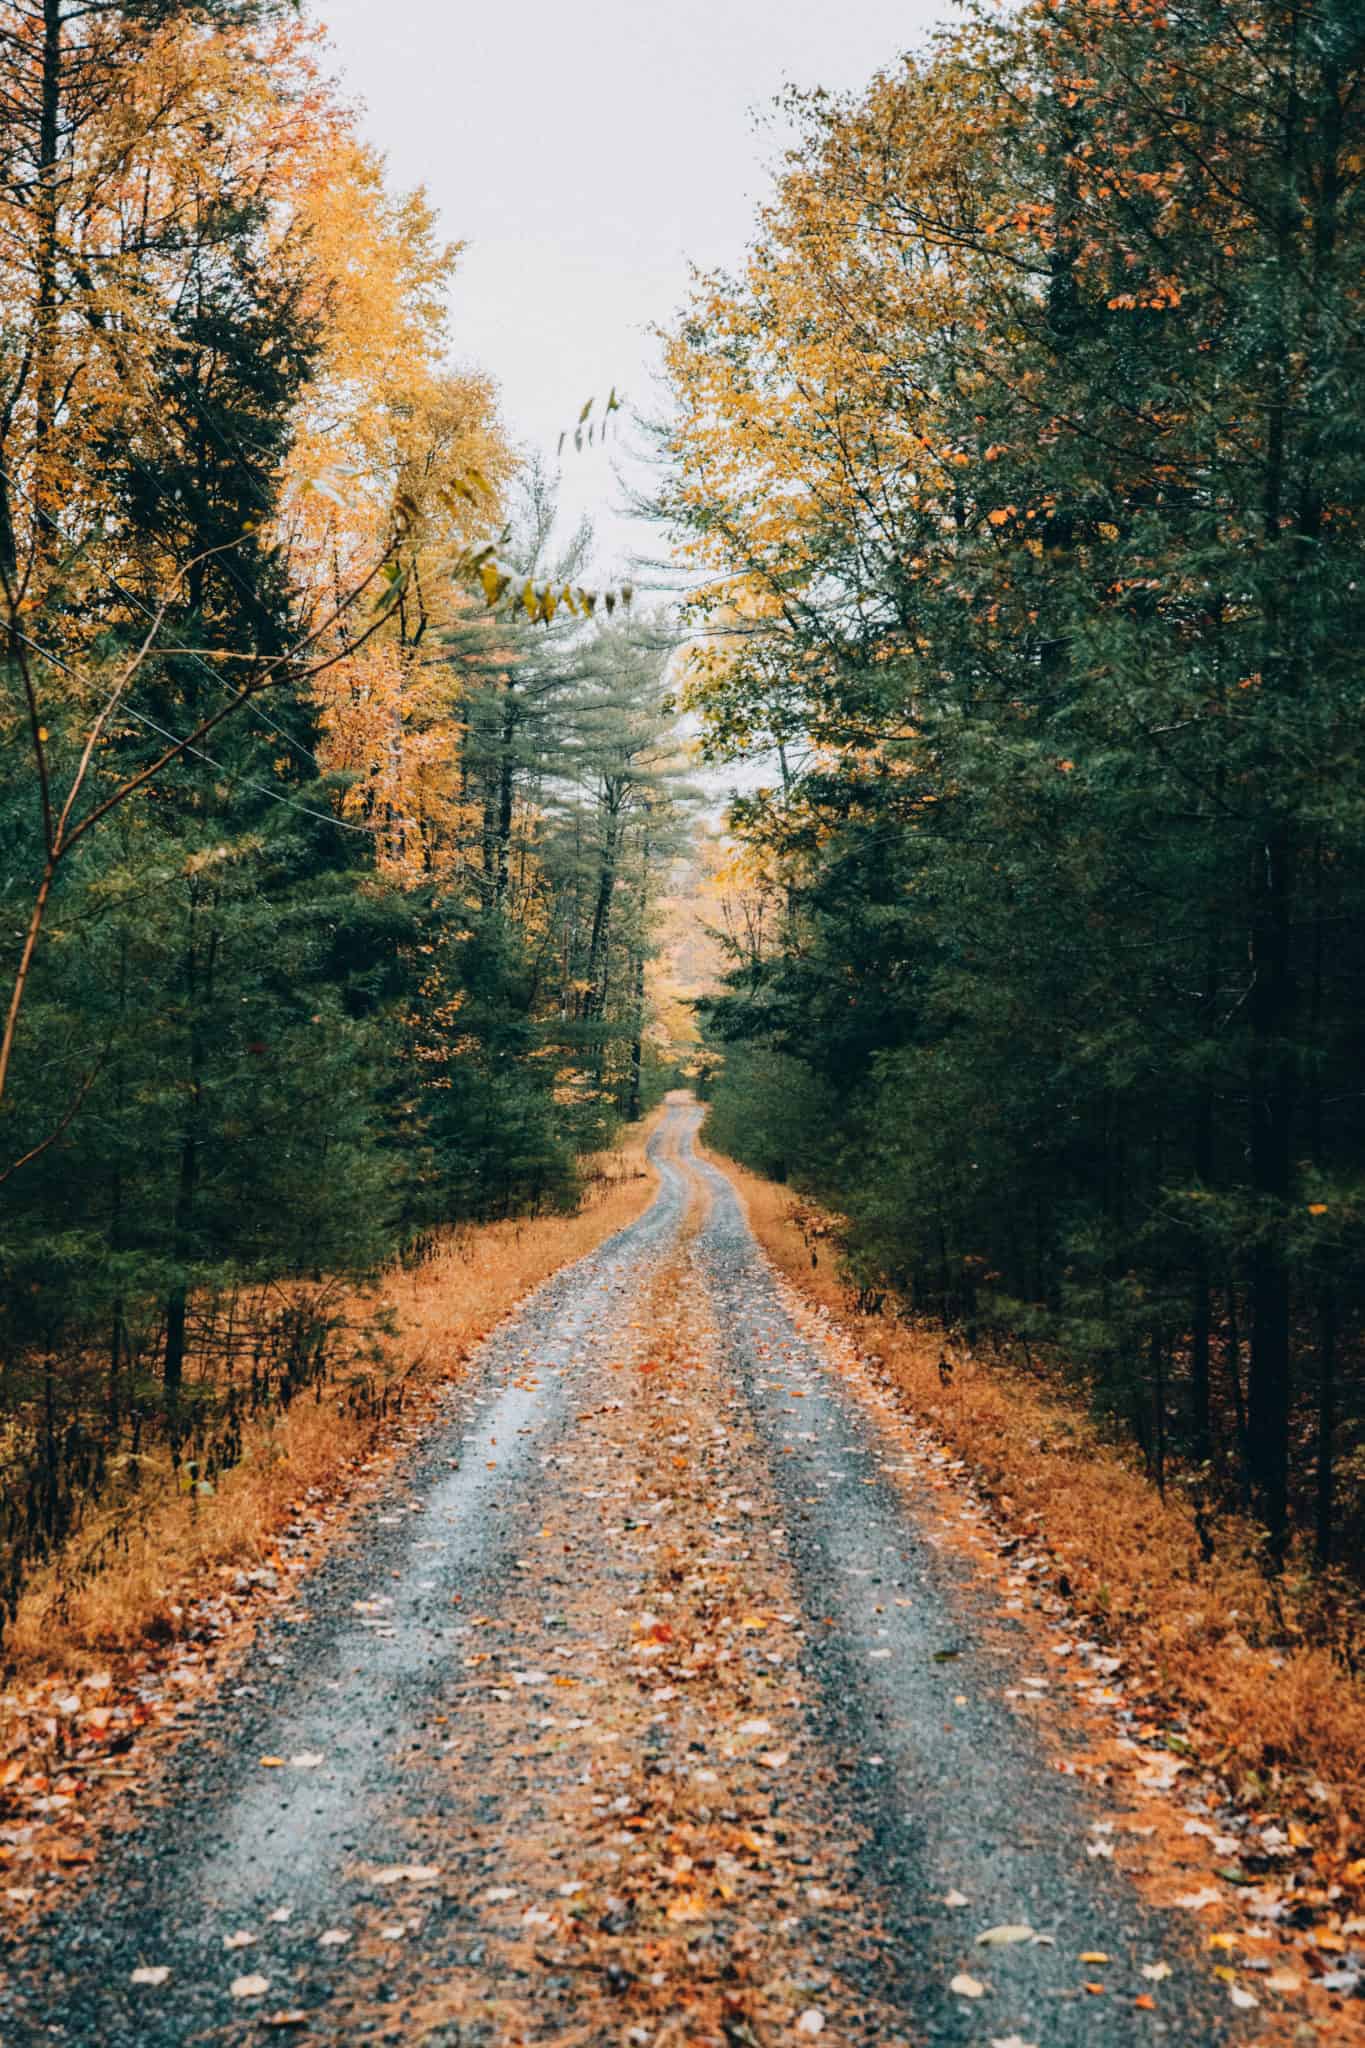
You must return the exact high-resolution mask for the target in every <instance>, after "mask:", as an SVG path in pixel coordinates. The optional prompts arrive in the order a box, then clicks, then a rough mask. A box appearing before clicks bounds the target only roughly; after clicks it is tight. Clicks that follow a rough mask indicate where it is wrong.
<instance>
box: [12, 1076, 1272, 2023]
mask: <svg viewBox="0 0 1365 2048" xmlns="http://www.w3.org/2000/svg"><path fill="white" fill-rule="evenodd" d="M698 1121H699V1112H698V1111H696V1110H695V1109H694V1108H693V1107H691V1106H690V1105H686V1104H675V1105H674V1106H672V1107H671V1108H670V1110H669V1112H668V1115H667V1117H666V1119H665V1121H664V1124H663V1125H662V1127H661V1129H660V1131H659V1132H658V1134H657V1135H656V1137H655V1139H654V1141H653V1144H652V1147H651V1152H652V1156H653V1160H654V1164H655V1166H656V1168H657V1170H658V1173H659V1176H660V1186H659V1191H658V1195H657V1197H656V1199H655V1201H654V1203H653V1205H652V1207H651V1208H650V1209H649V1210H648V1212H647V1213H646V1214H645V1216H644V1217H642V1219H641V1220H640V1221H639V1222H638V1223H636V1224H634V1225H633V1226H632V1227H631V1228H629V1229H627V1230H625V1231H622V1232H621V1233H619V1234H618V1235H617V1236H616V1237H615V1238H613V1239H611V1240H610V1241H609V1242H608V1243H607V1244H605V1245H604V1246H602V1247H601V1248H600V1249H599V1250H598V1251H597V1252H595V1253H594V1254H592V1255H591V1256H590V1257H588V1258H586V1259H584V1260H582V1261H580V1262H579V1263H578V1264H577V1265H575V1266H573V1267H570V1268H568V1269H566V1270H565V1271H564V1272H562V1273H560V1274H559V1275H557V1276H556V1278H555V1279H554V1280H552V1281H551V1282H550V1283H549V1284H548V1285H546V1286H545V1287H543V1288H541V1289H540V1290H539V1291H538V1292H537V1293H536V1294H534V1295H533V1296H531V1297H530V1298H529V1299H528V1300H527V1301H526V1302H525V1303H524V1304H523V1305H522V1306H521V1308H520V1309H519V1310H518V1311H517V1312H516V1314H515V1315H514V1316H512V1317H511V1318H509V1319H508V1320H507V1321H506V1322H505V1323H504V1324H503V1325H502V1326H501V1327H500V1328H499V1329H498V1330H497V1331H496V1332H495V1333H494V1334H493V1336H492V1337H491V1338H490V1339H489V1340H488V1341H487V1343H486V1344H485V1345H484V1346H483V1348H482V1350H481V1351H480V1353H479V1354H478V1357H477V1358H476V1359H475V1361H474V1362H473V1365H472V1367H471V1369H470V1371H469V1374H468V1376H467V1378H466V1379H465V1380H464V1381H463V1382H462V1383H461V1384H460V1386H459V1388H458V1390H457V1391H455V1392H454V1393H452V1395H451V1397H450V1399H449V1402H448V1405H447V1408H446V1410H445V1412H444V1415H443V1418H442V1422H441V1426H440V1427H439V1429H437V1430H436V1431H435V1432H434V1433H433V1435H432V1437H431V1439H430V1441H429V1442H428V1444H427V1445H426V1447H425V1448H424V1450H423V1452H422V1454H421V1455H420V1457H418V1458H416V1459H413V1460H410V1461H409V1462H408V1463H407V1464H406V1465H405V1466H404V1467H403V1468H402V1469H401V1470H399V1471H397V1472H396V1473H395V1475H394V1478H393V1481H392V1484H391V1486H390V1487H389V1488H388V1490H387V1492H386V1493H385V1495H384V1496H383V1497H382V1498H381V1499H380V1500H379V1501H377V1502H376V1503H375V1504H374V1505H373V1506H372V1507H370V1508H368V1509H367V1510H366V1511H365V1512H364V1514H363V1515H362V1516H360V1517H359V1518H358V1519H357V1521H356V1523H355V1524H354V1525H353V1526H352V1528H351V1529H350V1531H349V1532H348V1535H347V1537H346V1538H345V1539H344V1540H343V1541H342V1542H340V1543H339V1544H338V1546H337V1547H336V1548H335V1549H334V1550H333V1552H332V1554H331V1555H330V1556H329V1558H328V1559H327V1561H326V1562H325V1563H324V1564H322V1565H321V1566H320V1567H319V1569H318V1570H317V1571H316V1573H315V1574H314V1575H313V1576H312V1577H311V1579H309V1580H308V1581H307V1582H306V1584H305V1588H304V1594H303V1599H304V1601H305V1602H306V1607H301V1608H295V1609H290V1610H286V1611H284V1612H282V1613H280V1614H279V1615H277V1616H276V1618H275V1619H274V1620H273V1621H272V1622H271V1623H270V1624H269V1625H267V1626H266V1627H264V1628H263V1629H262V1631H261V1633H260V1635H259V1637H258V1639H257V1641H256V1644H255V1646H254V1648H253V1650H252V1652H251V1655H250V1657H249V1658H248V1660H247V1662H246V1663H245V1665H244V1666H243V1667H241V1669H240V1670H239V1672H238V1673H237V1675H236V1676H235V1678H234V1679H233V1680H232V1681H231V1682H230V1683H229V1684H228V1685H227V1687H226V1688H225V1689H224V1691H223V1693H222V1695H221V1696H220V1697H219V1699H218V1700H217V1701H216V1703H215V1704H214V1705H212V1706H211V1707H208V1708H206V1709H204V1710H203V1711H202V1712H201V1713H200V1714H199V1715H198V1717H197V1718H196V1720H195V1723H194V1727H193V1732H192V1733H191V1734H190V1735H188V1736H187V1737H186V1738H185V1740H184V1741H183V1742H182V1743H181V1744H180V1745H179V1747H178V1748H177V1749H176V1750H175V1752H174V1753H173V1755H172V1757H171V1759H170V1761H169V1762H168V1764H167V1765H166V1766H165V1767H164V1769H163V1770H162V1772H161V1774H160V1775H159V1777H158V1778H157V1780H156V1781H155V1783H154V1784H153V1786H152V1787H151V1789H150V1790H149V1791H148V1792H146V1793H145V1794H144V1795H143V1796H142V1799H141V1801H140V1810H139V1811H138V1812H137V1813H136V1814H135V1816H134V1817H133V1819H134V1824H133V1825H131V1826H129V1827H127V1828H126V1829H120V1830H119V1831H118V1832H116V1833H115V1834H113V1835H112V1836H111V1838H110V1839H109V1840H108V1841H107V1843H106V1845H105V1847H104V1850H103V1853H102V1855H101V1857H100V1859H99V1862H98V1864H97V1866H96V1869H95V1871H94V1873H93V1874H92V1875H91V1877H90V1878H89V1879H88V1881H86V1882H85V1883H84V1885H83V1887H82V1889H81V1890H80V1891H79V1892H78V1893H77V1892H73V1893H72V1894H71V1896H70V1900H69V1903H68V1905H67V1906H66V1908H65V1909H64V1910H63V1911H62V1912H60V1913H59V1914H57V1915H55V1916H54V1917H52V1918H51V1919H49V1920H48V1921H46V1922H45V1923H43V1924H41V1925H40V1926H39V1927H38V1929H37V1930H36V1931H35V1932H33V1933H32V1934H31V1935H29V1936H27V1937H26V1938H25V1940H24V1942H23V1944H22V1946H21V1945H20V1944H19V1942H18V1941H17V1940H12V1941H10V1942H9V1943H8V1945H7V1946H8V1953H7V1954H6V1956H5V1964H6V1967H5V1971H4V1976H3V1980H0V2042H3V2043H4V2044H8V2048H20V2044H24V2048H27V2044H29V2043H39V2042H44V2043H61V2044H70V2048H77V2044H95V2043H98V2044H100V2048H134V2044H136V2048H171V2044H176V2048H182V2044H188V2043H192V2042H205V2043H228V2042H240V2041H258V2040H262V2039H269V2038H273V2037H274V2035H275V2034H277V2033H278V2034H279V2035H280V2037H282V2038H284V2039H296V2040H304V2041H308V2042H311V2043H328V2044H331V2043H336V2044H340V2043H343V2042H352V2041H362V2040H373V2041H392V2042H403V2043H425V2044H427V2048H514V2044H522V2043H531V2042H554V2043H558V2044H564V2048H569V2044H578V2043H581V2044H585V2048H586V2044H594V2043H605V2042H612V2043H617V2042H619V2043H622V2044H627V2048H683V2044H697V2048H701V2044H711V2043H714V2044H716V2048H777V2044H779V2043H783V2042H791V2043H793V2044H797V2043H801V2042H803V2041H807V2040H809V2039H812V2038H815V2037H817V2036H818V2037H820V2038H821V2039H822V2040H823V2041H824V2042H825V2043H826V2044H872V2043H878V2044H883V2043H885V2044H895V2043H902V2044H906V2048H909V2044H912V2043H916V2042H943V2043H954V2044H958V2043H960V2044H964V2048H966V2044H970V2048H990V2044H992V2043H995V2044H1002V2043H1008V2044H1010V2048H1024V2044H1037V2048H1081V2044H1109V2043H1113V2044H1127V2043H1129V2042H1134V2043H1137V2042H1143V2043H1152V2042H1157V2041H1159V2042H1162V2043H1165V2044H1168V2048H1195V2044H1213V2043H1221V2042H1224V2041H1227V2042H1233V2041H1238V2040H1244V2039H1249V2038H1250V2035H1249V2034H1247V2032H1246V2031H1245V2016H1244V2015H1242V2014H1239V2013H1237V2012H1235V2011H1233V2010H1232V2008H1231V2006H1230V2004H1229V2001H1228V1992H1227V1987H1226V1985H1224V1984H1220V1983H1218V1982H1217V1981H1215V1979H1214V1978H1213V1976H1212V1974H1211V1972H1210V1971H1209V1970H1208V1968H1207V1966H1206V1964H1205V1963H1204V1962H1202V1961H1201V1960H1200V1958H1199V1956H1198V1954H1197V1952H1196V1949H1195V1946H1194V1942H1195V1939H1196V1934H1195V1932H1194V1931H1193V1930H1194V1923H1193V1920H1192V1918H1191V1917H1190V1916H1186V1915H1182V1914H1180V1913H1175V1912H1171V1911H1165V1912H1162V1911H1158V1910H1157V1909H1154V1908H1152V1907H1150V1906H1148V1905H1146V1904H1144V1903H1143V1901H1142V1900H1141V1898H1140V1897H1139V1895H1138V1893H1137V1891H1136V1890H1135V1889H1134V1887H1133V1886H1132V1885H1131V1883H1130V1882H1129V1880H1128V1879H1127V1878H1125V1876H1124V1875H1123V1872H1122V1870H1121V1868H1119V1867H1118V1865H1117V1864H1116V1862H1115V1860H1114V1859H1113V1858H1112V1857H1110V1856H1109V1855H1108V1854H1106V1853H1103V1845H1104V1843H1105V1840H1106V1834H1107V1830H1108V1828H1109V1827H1110V1825H1111V1820H1112V1817H1111V1816H1109V1815H1108V1814H1106V1811H1105V1809H1104V1807H1103V1806H1102V1805H1101V1804H1100V1803H1099V1800H1100V1795H1099V1794H1096V1793H1093V1792H1091V1791H1089V1790H1087V1789H1085V1788H1084V1787H1083V1786H1082V1785H1081V1784H1080V1783H1079V1782H1078V1781H1077V1780H1076V1779H1073V1778H1071V1777H1068V1776H1065V1775H1063V1774H1062V1773H1061V1772H1059V1771H1058V1770H1057V1769H1056V1767H1055V1765H1056V1761H1057V1756H1058V1751H1057V1749H1056V1748H1055V1746H1054V1740H1053V1738H1052V1737H1051V1736H1049V1733H1048V1731H1047V1730H1046V1729H1045V1728H1041V1727H1040V1726H1039V1725H1038V1720H1037V1718H1036V1716H1037V1713H1038V1708H1037V1706H1036V1701H1037V1700H1038V1699H1045V1698H1046V1690H1045V1681H1046V1677H1047V1674H1042V1680H1043V1682H1044V1690H1043V1691H1042V1692H1040V1691H1039V1688H1038V1683H1036V1682H1035V1684H1034V1685H1033V1687H1032V1688H1031V1690H1032V1691H1033V1694H1034V1698H1035V1706H1034V1708H1033V1709H1031V1710H1030V1714H1031V1715H1032V1716H1033V1718H1030V1714H1025V1713H1023V1712H1020V1711H1017V1710H1016V1708H1015V1706H1013V1705H1011V1704H1010V1702H1008V1701H1007V1700H1006V1698H1005V1694H1006V1693H1007V1692H1017V1691H1018V1690H1019V1688H1020V1686H1021V1683H1022V1682H1023V1680H1024V1679H1026V1678H1028V1677H1030V1676H1033V1677H1035V1679H1036V1677H1037V1653H1036V1651H1035V1650H1030V1649H1029V1648H1028V1646H1027V1643H1026V1642H1025V1640H1024V1639H1023V1637H1022V1635H1021V1637H1020V1641H1019V1643H1018V1645H1017V1646H1013V1645H1011V1642H1010V1639H1009V1634H1008V1617H1002V1616H1001V1614H1000V1613H999V1600H998V1594H997V1593H996V1592H995V1591H994V1590H993V1589H992V1588H990V1587H988V1586H987V1585H986V1584H985V1582H984V1581H983V1580H982V1579H981V1578H980V1577H979V1576H978V1575H976V1574H975V1573H974V1571H973V1569H972V1568H971V1566H970V1565H969V1564H968V1563H967V1562H965V1561H964V1560H963V1559H961V1558H957V1557H955V1555H954V1553H953V1552H952V1550H951V1549H950V1548H948V1547H946V1546H944V1545H943V1544H942V1543H941V1542H939V1541H937V1540H936V1539H935V1537H934V1534H933V1530H932V1528H931V1527H930V1526H928V1524H927V1523H923V1524H922V1520H921V1517H920V1516H919V1515H918V1513H917V1510H916V1506H915V1500H914V1494H913V1475H912V1474H910V1473H908V1472H907V1470H906V1469H905V1454H904V1451H903V1448H901V1447H900V1446H899V1445H898V1441H897V1439H896V1437H895V1435H894V1433H893V1432H889V1431H888V1430H887V1429H886V1428H885V1427H884V1426H883V1421H882V1418H881V1417H880V1416H879V1413H878V1410H877V1406H876V1403H875V1401H874V1400H871V1399H869V1398H866V1397H865V1394H864V1393H860V1391H859V1389H858V1387H857V1386H856V1384H854V1383H852V1382H850V1380H849V1379H848V1377H847V1376H846V1375H844V1374H841V1373H840V1372H838V1371H836V1370H835V1369H834V1366H833V1364H832V1361H831V1359H830V1357H829V1356H828V1355H827V1354H826V1351H825V1348H824V1346H823V1345H822V1344H821V1342H820V1340H819V1337H818V1334H815V1335H812V1334H810V1326H809V1324H808V1323H807V1322H806V1320H805V1319H804V1318H801V1317H797V1316H794V1315H793V1313H792V1312H791V1310H790V1309H789V1307H788V1305H787V1303H786V1301H785V1299H784V1296H783V1293H782V1291H781V1289H780V1288H779V1286H778V1283H777V1282H776V1280H775V1278H774V1276H773V1273H772V1270H771V1268H770V1267H769V1265H768V1263H767V1261H766V1259H765V1258H764V1256H763V1254H762V1252H761V1251H760V1250H759V1248H758V1247H757V1245H756V1243H755V1241H754V1239H753V1236H752V1234H751V1232H750V1230H749V1228H748V1225H747V1223H746V1221H745V1218H744V1215H743V1211H742V1208H741V1205H740V1203H739V1201H738V1199H737V1197H736V1195H735V1192H734V1190H733V1187H732V1185H731V1183H730V1182H729V1181H728V1179H727V1178H726V1177H725V1176H724V1174H722V1173H720V1172H719V1171H717V1170H716V1169H715V1168H714V1167H712V1166H710V1165H709V1164H707V1163H705V1162H703V1161H700V1160H698V1159H697V1157H696V1155H695V1153H694V1151H693V1143H692V1141H693V1136H694V1134H695V1130H696V1127H697V1124H698ZM1030 1659H1032V1661H1029V1660H1030ZM1028 1689H1029V1688H1026V1690H1028ZM1043 1711H1044V1712H1045V1709H1043ZM262 1759H270V1760H271V1761H269V1762H263V1761H262ZM1097 1843H1098V1844H1099V1845H1100V1850H1101V1853H1096V1845H1097ZM1003 1927H1014V1928H1021V1927H1026V1928H1027V1929H1029V1930H1031V1938H1020V1939H1018V1940H1015V1941H1011V1942H1007V1943H987V1944H981V1943H979V1942H978V1940H977V1937H978V1936H979V1935H980V1934H981V1933H983V1932H984V1931H986V1930H988V1929H992V1928H1003ZM1097 1957H1098V1958H1103V1960H1093V1959H1094V1958H1097ZM1087 1958H1089V1959H1091V1960H1086V1959H1087ZM1162 1963H1165V1964H1167V1965H1168V1966H1169V1969H1170V1975H1169V1976H1167V1977H1164V1979H1160V1978H1153V1977H1151V1976H1144V1975H1143V1974H1142V1972H1143V1967H1144V1966H1146V1967H1147V1968H1148V1969H1149V1970H1150V1969H1151V1968H1152V1967H1153V1966H1154V1965H1158V1964H1162ZM147 1972H151V1973H152V1976H153V1978H154V1979H155V1981H146V1980H145V1974H144V1978H143V1980H138V1979H135V1973H147ZM162 1973H164V1975H163V1974H162ZM964 1980H965V1981H964ZM1087 1985H1095V1986H1097V1987H1100V1988H1096V1989H1087V1988H1086V1987H1087ZM973 1987H977V1988H976V1995H973ZM1139 1997H1141V1998H1142V1999H1144V2001H1145V2003H1144V2004H1143V2005H1141V2006H1140V2005H1138V2004H1137V2003H1135V2001H1136V2000H1137V1999H1138V1998H1139Z"/></svg>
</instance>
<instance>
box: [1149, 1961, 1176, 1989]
mask: <svg viewBox="0 0 1365 2048" xmlns="http://www.w3.org/2000/svg"><path fill="white" fill-rule="evenodd" d="M1142 1974H1143V1976H1144V1977H1145V1978H1146V1979H1147V1982H1148V1983H1149V1984H1164V1983H1165V1981H1166V1979H1167V1978H1168V1977H1169V1976H1170V1974H1171V1966H1170V1964H1169V1963H1144V1964H1143V1966H1142Z"/></svg>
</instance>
